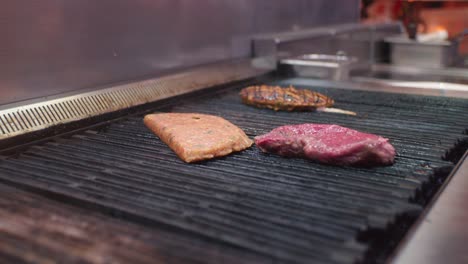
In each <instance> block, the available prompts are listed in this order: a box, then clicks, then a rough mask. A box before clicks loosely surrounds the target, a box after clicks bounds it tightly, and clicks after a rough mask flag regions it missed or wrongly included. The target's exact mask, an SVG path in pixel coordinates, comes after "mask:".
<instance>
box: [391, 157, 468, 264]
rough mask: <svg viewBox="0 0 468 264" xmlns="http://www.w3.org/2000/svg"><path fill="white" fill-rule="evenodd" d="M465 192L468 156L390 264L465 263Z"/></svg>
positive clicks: (467, 238) (467, 239)
mask: <svg viewBox="0 0 468 264" xmlns="http://www.w3.org/2000/svg"><path fill="white" fill-rule="evenodd" d="M467 190H468V152H466V153H465V156H464V158H463V159H462V161H461V162H460V163H459V166H458V167H457V168H456V169H455V170H454V172H453V174H452V177H451V179H450V181H448V182H447V183H446V185H445V186H444V188H442V189H441V190H440V191H439V195H438V197H437V199H435V200H434V202H433V203H432V204H431V205H430V207H429V208H430V209H429V210H427V213H426V214H425V215H424V216H423V217H422V218H421V220H420V221H419V222H418V223H417V224H416V225H415V228H413V230H412V232H410V235H409V236H408V240H407V241H405V243H403V244H402V245H401V246H400V251H398V254H397V255H396V256H395V257H394V259H393V260H392V261H391V263H395V264H406V263H408V264H412V263H426V264H432V263H434V264H435V263H466V262H467V261H468V253H467V251H466V245H467V244H468V231H467V229H466V223H467V222H468V211H467V209H466V201H467V200H468V192H467Z"/></svg>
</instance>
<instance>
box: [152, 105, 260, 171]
mask: <svg viewBox="0 0 468 264" xmlns="http://www.w3.org/2000/svg"><path fill="white" fill-rule="evenodd" d="M144 123H145V125H146V126H147V127H148V128H149V129H151V131H153V133H155V134H156V135H157V136H158V137H159V138H160V139H161V140H162V141H163V142H164V143H166V144H167V145H168V146H169V147H170V148H171V149H172V150H173V151H174V152H175V153H176V154H177V155H178V156H179V157H180V159H182V160H183V161H185V162H195V161H200V160H205V159H211V158H214V157H219V156H225V155H228V154H229V153H231V152H234V151H241V150H244V149H246V148H248V147H250V146H251V145H252V144H253V141H252V140H251V139H249V138H248V137H247V135H246V134H245V133H244V131H242V129H240V128H238V127H237V126H235V125H233V124H232V123H230V122H229V121H227V120H225V119H223V118H221V117H219V116H213V115H204V114H197V113H161V114H149V115H146V116H145V118H144Z"/></svg>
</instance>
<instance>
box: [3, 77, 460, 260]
mask: <svg viewBox="0 0 468 264" xmlns="http://www.w3.org/2000/svg"><path fill="white" fill-rule="evenodd" d="M295 82H296V80H286V81H283V82H282V83H280V84H284V85H289V84H293V85H294V84H295ZM240 88H241V87H237V88H235V87H232V89H230V90H223V91H219V92H211V93H210V94H206V96H203V97H201V98H197V99H193V100H192V101H191V102H187V103H182V104H180V103H179V104H174V105H170V106H165V107H164V108H159V109H155V110H157V111H174V112H199V113H208V114H217V115H220V116H223V117H225V118H226V119H228V120H230V121H231V122H233V123H234V124H236V125H238V126H240V127H241V128H243V129H244V131H245V132H246V133H247V134H248V135H249V136H250V137H253V136H255V135H259V134H262V133H266V132H268V131H269V130H271V129H273V128H274V127H276V126H279V125H285V124H297V123H306V122H314V123H335V124H339V125H343V126H347V127H350V128H354V129H358V130H361V131H366V132H370V133H376V134H379V135H382V136H384V137H388V138H390V140H391V142H392V144H393V145H394V146H395V148H396V149H397V152H398V156H397V159H396V164H395V165H393V166H389V167H383V168H349V167H332V166H326V165H321V164H317V163H313V162H309V161H306V160H302V159H285V158H281V157H277V156H275V155H267V154H262V153H260V151H259V150H258V149H257V148H256V147H252V148H250V149H248V150H246V151H243V152H241V153H237V154H233V155H230V156H227V157H225V158H220V159H215V160H210V161H207V162H203V163H198V164H191V165H189V164H185V163H183V162H182V161H180V160H179V159H178V158H177V157H176V155H175V154H174V153H173V152H172V151H171V150H170V149H169V148H168V147H167V146H166V145H165V144H164V143H162V142H161V141H160V140H158V139H157V138H156V137H155V136H154V135H153V134H152V133H151V132H149V131H148V130H147V129H146V127H145V126H144V125H143V123H142V117H141V116H137V117H129V118H128V119H127V120H124V121H121V122H118V123H114V124H112V125H110V126H108V127H106V128H105V129H104V130H102V131H87V132H86V133H82V134H79V135H75V136H73V137H71V138H68V139H58V140H56V141H54V142H49V143H46V144H44V145H37V146H33V147H31V148H29V149H28V150H26V151H24V152H23V153H21V154H20V155H19V156H18V157H9V158H5V159H4V160H2V161H1V162H0V178H1V179H3V181H8V182H15V183H19V184H23V185H27V186H35V187H37V188H41V189H46V190H48V191H51V192H53V193H60V194H63V195H66V196H69V197H73V198H78V199H81V200H85V201H88V202H90V203H93V204H98V205H101V206H105V207H109V208H113V209H114V210H117V211H118V212H122V213H127V214H130V215H137V216H139V217H142V218H144V219H146V220H150V222H151V223H154V224H157V223H164V224H168V225H171V226H176V227H178V228H182V229H185V230H189V231H191V232H194V233H196V234H199V235H200V236H204V237H211V238H214V239H216V240H217V241H220V242H223V243H229V244H233V245H235V246H238V247H241V248H244V249H246V250H250V251H255V252H257V253H260V254H263V255H264V256H268V257H271V258H274V259H276V260H279V261H281V262H303V263H311V262H312V261H311V260H313V261H314V262H317V263H324V262H326V263H351V262H353V260H356V259H358V258H360V257H362V256H363V253H364V251H365V250H366V245H363V244H360V243H358V242H356V235H357V234H358V232H359V231H363V230H365V229H366V228H368V227H373V228H384V227H385V226H386V225H387V223H388V222H389V221H392V220H393V219H394V217H395V216H396V215H397V214H401V213H404V212H407V211H414V210H420V209H421V208H420V206H419V205H415V204H410V203H409V202H408V200H409V199H410V198H411V197H412V196H413V195H414V194H415V190H416V189H417V188H419V187H420V186H421V185H422V183H423V182H424V181H426V180H427V179H428V177H429V175H430V173H431V171H432V168H434V167H439V166H444V165H448V164H450V163H449V162H446V161H443V160H442V159H441V158H440V157H441V155H442V154H443V153H444V151H445V150H447V149H448V148H450V147H451V146H452V145H453V143H454V141H455V140H456V139H457V138H458V137H459V136H460V135H461V132H462V131H463V130H464V129H465V128H466V127H467V126H468V121H467V120H468V118H467V115H468V114H467V113H468V104H467V101H466V100H461V99H449V98H435V97H422V96H412V95H399V94H381V93H372V92H362V91H350V90H340V89H328V90H325V89H316V90H318V91H320V92H323V93H326V94H328V95H330V96H331V97H332V98H334V99H335V101H337V104H336V107H338V108H343V109H347V110H352V111H355V112H357V113H358V114H359V116H358V117H352V116H345V115H337V114H329V113H308V112H300V113H297V112H294V113H285V112H274V111H271V110H267V109H256V108H253V107H249V106H245V105H242V104H241V102H240V98H239V97H238V95H237V93H238V91H239V89H240Z"/></svg>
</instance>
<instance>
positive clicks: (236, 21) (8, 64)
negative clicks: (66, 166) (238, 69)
mask: <svg viewBox="0 0 468 264" xmlns="http://www.w3.org/2000/svg"><path fill="white" fill-rule="evenodd" d="M0 5H1V7H0V36H1V41H0V95H1V96H0V104H5V103H12V102H16V101H21V100H25V99H31V98H36V97H44V96H48V95H53V94H57V93H63V92H69V91H74V90H78V89H81V88H87V87H94V86H100V85H105V84H108V83H113V82H118V81H123V80H130V79H138V78H142V77H143V76H146V75H152V76H155V75H158V74H161V73H163V72H165V71H167V70H172V69H178V68H181V67H188V66H193V65H198V64H204V63H210V62H215V61H219V60H226V59H232V58H243V57H248V56H250V52H251V43H250V39H251V36H252V35H253V34H257V33H269V32H277V31H285V30H298V29H302V28H307V27H314V26H320V25H330V24H337V23H348V22H355V21H357V20H358V16H359V0H99V1H96V0H73V1H66V0H41V1H32V0H6V1H2V3H0Z"/></svg>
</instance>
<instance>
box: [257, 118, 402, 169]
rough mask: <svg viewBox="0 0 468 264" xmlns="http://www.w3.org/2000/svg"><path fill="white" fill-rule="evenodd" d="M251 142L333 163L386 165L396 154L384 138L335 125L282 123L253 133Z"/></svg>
mask: <svg viewBox="0 0 468 264" xmlns="http://www.w3.org/2000/svg"><path fill="white" fill-rule="evenodd" d="M255 144H256V145H257V146H258V147H259V148H260V149H261V150H262V151H263V152H270V153H275V154H279V155H281V156H286V157H304V158H307V159H311V160H316V161H319V162H321V163H326V164H333V165H356V166H375V165H390V164H392V163H393V161H394V158H395V154H396V153H395V148H393V146H392V145H391V144H390V143H389V142H388V139H386V138H383V137H380V136H377V135H373V134H367V133H362V132H359V131H356V130H353V129H349V128H346V127H342V126H338V125H323V124H302V125H290V126H282V127H278V128H276V129H273V130H272V131H271V132H270V133H267V134H265V135H261V136H257V137H256V138H255Z"/></svg>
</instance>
